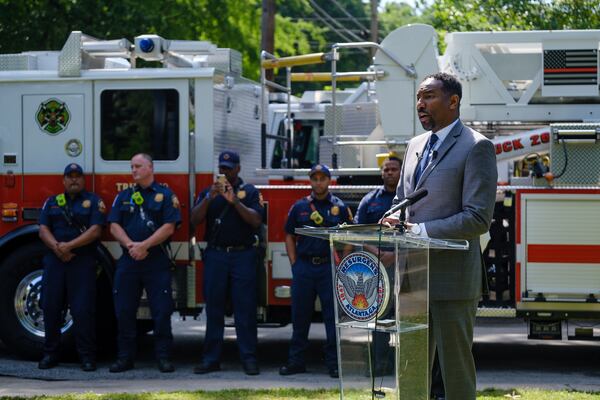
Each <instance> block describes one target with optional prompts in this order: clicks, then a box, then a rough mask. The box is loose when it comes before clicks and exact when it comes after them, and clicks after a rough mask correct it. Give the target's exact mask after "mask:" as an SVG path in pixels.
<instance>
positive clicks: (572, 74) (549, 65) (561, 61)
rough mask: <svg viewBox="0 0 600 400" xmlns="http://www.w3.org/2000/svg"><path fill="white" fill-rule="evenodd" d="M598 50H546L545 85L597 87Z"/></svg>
mask: <svg viewBox="0 0 600 400" xmlns="http://www.w3.org/2000/svg"><path fill="white" fill-rule="evenodd" d="M597 84H598V50H595V49H593V50H544V85H597Z"/></svg>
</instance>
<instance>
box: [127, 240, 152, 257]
mask: <svg viewBox="0 0 600 400" xmlns="http://www.w3.org/2000/svg"><path fill="white" fill-rule="evenodd" d="M127 250H129V255H130V256H131V258H133V259H134V260H136V261H141V260H143V259H145V258H146V257H148V249H147V248H146V245H145V244H144V242H131V243H129V244H128V245H127Z"/></svg>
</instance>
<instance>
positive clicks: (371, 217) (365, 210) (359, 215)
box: [354, 186, 396, 224]
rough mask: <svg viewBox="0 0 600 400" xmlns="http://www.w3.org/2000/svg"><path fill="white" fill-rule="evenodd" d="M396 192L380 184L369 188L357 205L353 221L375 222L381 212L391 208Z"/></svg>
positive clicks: (358, 222) (361, 222) (377, 220)
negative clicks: (374, 187) (372, 188)
mask: <svg viewBox="0 0 600 400" xmlns="http://www.w3.org/2000/svg"><path fill="white" fill-rule="evenodd" d="M395 196H396V192H395V191H394V192H387V191H386V190H385V187H384V186H382V187H380V188H378V189H375V190H371V191H370V192H369V193H367V194H366V195H365V197H363V198H362V200H361V201H360V204H359V205H358V209H357V210H356V216H355V217H354V222H355V223H357V224H376V223H377V222H379V220H380V219H381V217H383V214H385V212H386V211H387V210H389V209H390V208H392V202H393V200H394V197H395Z"/></svg>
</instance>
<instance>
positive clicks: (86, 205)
mask: <svg viewBox="0 0 600 400" xmlns="http://www.w3.org/2000/svg"><path fill="white" fill-rule="evenodd" d="M91 205H92V202H91V201H89V200H84V201H83V202H82V203H81V206H82V207H83V208H90V206H91Z"/></svg>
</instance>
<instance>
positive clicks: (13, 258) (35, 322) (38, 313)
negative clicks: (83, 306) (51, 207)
mask: <svg viewBox="0 0 600 400" xmlns="http://www.w3.org/2000/svg"><path fill="white" fill-rule="evenodd" d="M45 251H46V249H45V247H44V245H43V244H42V243H41V242H35V243H29V244H26V245H24V246H21V247H19V248H17V249H16V250H15V251H13V252H12V253H11V254H10V255H9V256H8V257H6V258H5V259H4V262H3V263H2V264H1V265H0V339H2V342H3V343H4V344H5V345H6V347H7V348H9V349H11V351H13V352H15V353H16V354H18V355H20V356H21V357H24V358H27V359H32V360H35V359H39V358H40V357H41V355H42V348H43V344H44V322H43V315H42V310H41V307H40V304H39V303H40V293H41V288H42V283H41V282H42V271H43V265H42V258H43V256H44V253H45ZM65 321H66V323H65V325H64V326H63V338H62V342H63V344H67V345H66V346H63V347H64V348H68V347H69V346H68V343H69V342H71V343H72V342H73V338H72V335H71V333H70V332H71V327H72V320H71V319H70V316H69V315H67V318H66V319H65Z"/></svg>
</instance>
